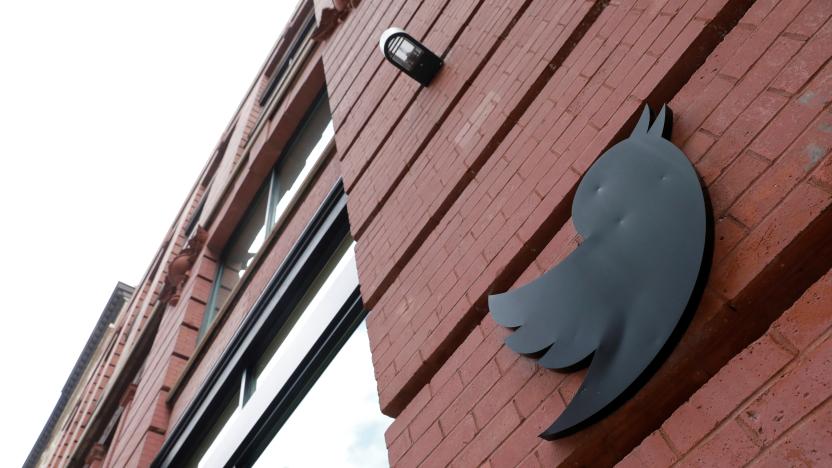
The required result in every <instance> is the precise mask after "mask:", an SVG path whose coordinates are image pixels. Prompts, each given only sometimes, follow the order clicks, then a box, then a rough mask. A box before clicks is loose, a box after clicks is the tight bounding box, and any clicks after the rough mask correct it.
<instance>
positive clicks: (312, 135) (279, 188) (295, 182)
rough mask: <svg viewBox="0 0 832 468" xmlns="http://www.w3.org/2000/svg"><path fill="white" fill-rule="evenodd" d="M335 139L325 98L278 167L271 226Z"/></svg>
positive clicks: (309, 117) (299, 132)
mask: <svg viewBox="0 0 832 468" xmlns="http://www.w3.org/2000/svg"><path fill="white" fill-rule="evenodd" d="M333 136H335V131H334V128H333V127H332V116H331V114H330V111H329V102H328V101H327V99H326V96H323V97H322V98H320V99H319V100H318V103H317V104H316V106H315V108H314V110H313V111H312V112H311V113H310V114H309V115H308V116H307V119H306V120H305V121H304V123H303V125H302V126H301V128H300V129H298V130H297V131H296V132H295V135H294V136H293V139H292V141H291V142H290V143H289V146H288V148H287V149H286V151H285V152H284V153H283V155H281V157H280V160H279V161H278V163H277V165H276V166H275V170H274V181H275V184H274V187H273V189H272V194H271V197H270V199H269V208H270V215H269V227H272V226H274V224H275V223H277V222H278V220H280V218H281V216H282V215H283V213H284V212H285V211H286V208H287V207H288V205H289V202H290V201H291V200H292V199H293V198H294V196H295V195H296V194H297V193H298V192H299V191H300V189H301V187H302V185H303V183H304V182H305V180H306V178H307V177H308V175H309V173H310V172H311V170H312V167H313V166H314V165H315V163H316V162H317V161H318V159H319V158H320V157H321V156H322V155H323V152H324V150H325V149H326V146H327V145H328V144H329V142H330V141H331V140H332V137H333Z"/></svg>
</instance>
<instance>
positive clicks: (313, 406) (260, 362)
mask: <svg viewBox="0 0 832 468" xmlns="http://www.w3.org/2000/svg"><path fill="white" fill-rule="evenodd" d="M353 245H354V244H353V243H352V240H351V238H349V237H348V238H347V239H345V240H344V241H343V242H342V243H341V245H340V246H339V247H338V248H337V250H336V251H335V253H334V255H333V256H332V258H331V259H330V260H329V261H328V262H327V263H326V264H325V265H324V267H323V268H322V269H321V271H320V273H319V274H318V275H317V277H316V278H315V279H314V280H313V281H312V282H311V284H310V285H309V288H308V289H307V290H306V292H305V293H304V294H303V296H302V297H301V299H300V300H299V301H298V302H297V304H296V305H295V307H294V308H293V310H292V311H291V313H290V314H289V315H288V318H287V319H286V320H285V322H284V323H283V325H282V326H281V327H280V329H278V330H276V332H275V333H274V336H273V337H272V339H271V341H270V342H269V343H268V344H267V345H266V347H265V349H263V350H262V351H261V352H260V353H258V356H257V358H256V359H255V360H254V362H253V363H252V364H251V365H250V366H248V367H246V368H245V370H244V371H243V372H241V373H240V375H239V377H238V379H239V382H240V385H239V390H237V391H236V392H235V393H234V394H233V396H232V397H231V398H230V399H229V401H228V402H227V403H225V407H224V409H223V410H222V412H221V416H220V417H219V418H218V420H217V421H215V423H214V424H213V425H212V427H210V428H209V430H208V434H209V435H208V437H206V440H205V441H203V443H202V444H201V448H200V450H198V451H197V453H196V454H195V456H194V458H192V462H191V466H198V467H210V466H223V465H225V464H226V463H228V461H229V458H230V457H232V456H233V454H234V453H235V452H236V451H237V450H238V448H239V447H240V445H241V444H242V442H243V440H244V439H245V435H246V434H247V433H248V431H249V430H250V428H251V427H252V426H253V425H256V424H257V421H258V420H260V418H261V416H262V415H263V413H264V412H266V411H267V408H268V407H269V406H270V405H273V403H274V399H275V395H281V394H284V395H289V397H288V399H285V401H284V408H285V411H284V413H283V414H282V415H281V416H280V417H279V418H277V419H276V420H275V421H273V422H272V423H271V424H269V425H268V427H263V428H260V429H259V432H260V439H261V441H260V442H258V443H257V444H253V447H254V448H253V449H251V451H250V452H249V453H247V454H245V455H244V457H243V458H242V461H239V460H238V461H237V462H236V463H235V464H236V465H237V466H251V465H252V464H253V466H262V467H272V466H287V467H291V466H301V467H302V466H344V467H351V466H354V467H362V468H364V467H373V466H387V449H386V446H385V442H384V431H385V430H386V429H387V427H388V426H389V425H390V423H391V422H392V421H393V420H392V419H391V418H388V417H387V416H384V415H382V414H381V412H380V410H379V402H378V395H377V393H376V382H375V376H374V374H373V367H372V359H371V356H370V343H369V339H368V337H367V330H366V326H365V324H364V322H363V314H361V315H360V316H357V317H354V318H353V320H352V322H353V323H352V324H351V326H350V327H349V328H348V329H345V332H344V333H342V336H340V337H339V338H338V341H339V343H338V344H337V345H335V346H333V347H332V351H331V352H330V356H328V357H327V358H325V359H323V360H322V361H321V362H320V364H319V365H318V366H316V368H314V369H311V370H310V372H309V373H308V374H307V375H306V376H305V378H304V379H303V381H302V382H298V381H296V380H295V379H294V378H293V377H295V376H296V375H297V370H298V369H299V368H302V366H303V363H304V361H305V360H306V358H307V356H308V355H309V353H310V352H313V351H314V350H315V344H316V342H318V341H319V338H320V337H321V336H323V335H324V334H325V332H326V331H327V329H328V328H330V326H331V324H332V323H333V321H334V320H335V319H336V317H337V315H338V313H339V311H341V310H342V305H343V304H344V303H346V302H347V301H348V299H349V298H350V296H351V295H353V293H354V292H355V291H356V288H357V286H358V276H357V271H356V267H355V253H354V247H353ZM293 387H296V388H293ZM290 389H291V390H293V391H289V390H290ZM246 393H249V395H248V397H247V398H246V397H244V396H243V395H244V394H246ZM322 434H325V435H326V437H327V439H328V442H327V450H318V448H319V447H320V437H321V435H322Z"/></svg>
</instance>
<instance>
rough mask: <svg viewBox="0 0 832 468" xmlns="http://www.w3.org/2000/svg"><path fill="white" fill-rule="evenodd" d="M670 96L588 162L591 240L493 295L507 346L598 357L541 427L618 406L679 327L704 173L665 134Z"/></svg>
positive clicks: (546, 358) (582, 218)
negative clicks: (515, 285) (624, 136)
mask: <svg viewBox="0 0 832 468" xmlns="http://www.w3.org/2000/svg"><path fill="white" fill-rule="evenodd" d="M670 122H671V114H670V110H669V109H668V108H667V106H663V107H662V109H661V111H660V113H659V115H658V117H657V118H656V121H655V122H653V124H652V126H651V125H650V110H649V107H647V106H645V108H644V111H643V112H642V115H641V118H640V119H639V121H638V124H637V125H636V127H635V129H634V130H633V132H632V134H631V135H630V137H629V138H627V139H626V140H624V141H622V142H620V143H618V144H616V145H615V146H613V147H612V148H610V149H609V150H608V151H607V152H605V153H604V154H603V155H602V156H601V157H600V158H599V159H598V160H597V161H596V162H595V164H593V166H592V167H591V168H590V169H589V171H587V173H586V175H585V176H584V178H583V179H582V180H581V182H580V184H579V185H578V189H577V192H576V194H575V199H574V201H573V203H572V220H573V222H574V224H575V228H576V229H577V231H578V233H580V234H581V236H582V237H583V242H582V243H581V244H580V245H579V246H578V247H577V249H575V251H574V252H572V253H571V254H570V255H569V256H568V257H567V258H566V259H564V260H563V261H562V262H561V263H560V264H558V265H556V266H555V267H554V268H552V269H551V270H549V271H547V272H546V273H544V274H543V275H542V276H541V277H540V278H537V279H536V280H534V281H532V282H531V283H529V284H526V285H524V286H522V287H519V288H517V289H515V290H511V291H508V292H505V293H503V294H496V295H492V296H490V297H489V298H488V305H489V309H490V311H491V314H492V316H493V317H494V319H495V320H496V321H497V323H499V324H501V325H503V326H505V327H512V328H514V327H517V330H515V331H514V333H512V334H511V335H510V336H509V337H508V338H506V344H507V345H508V346H509V347H510V348H511V349H512V350H514V351H516V352H518V353H522V354H536V353H542V355H541V356H540V358H539V361H538V362H539V363H540V365H541V366H543V367H546V368H548V369H565V368H570V367H573V366H575V365H577V364H579V363H581V362H582V361H584V360H585V359H586V358H588V357H590V356H592V358H591V363H590V366H589V370H588V372H587V376H586V379H585V380H584V382H583V384H582V385H581V387H580V389H579V390H578V392H577V393H576V394H575V397H574V398H573V399H572V401H571V402H570V403H569V405H568V406H567V407H566V409H565V410H564V411H563V413H562V414H561V415H560V416H559V417H558V418H557V420H556V421H555V422H554V424H552V426H551V427H549V428H548V429H547V430H546V431H545V432H543V434H541V435H540V436H541V437H543V438H544V439H554V438H557V437H559V436H562V435H566V434H568V433H571V432H572V431H573V430H575V429H576V426H578V427H579V425H581V424H582V423H584V422H586V421H587V420H589V418H592V417H593V416H595V415H596V414H597V413H598V412H599V411H601V410H603V409H604V408H606V407H607V406H609V405H610V403H612V402H613V401H614V400H616V398H617V397H618V396H620V395H621V394H622V393H623V392H624V391H625V390H627V388H628V387H630V385H631V384H633V382H634V381H636V379H637V378H638V377H639V376H640V375H641V374H642V373H643V372H644V371H645V369H647V367H648V366H649V365H650V364H651V362H652V361H653V360H654V359H655V358H656V356H657V354H659V351H660V350H661V349H662V347H663V346H664V345H665V343H666V342H667V341H668V339H669V338H670V337H671V335H672V334H673V332H674V329H675V328H676V326H677V325H678V323H679V321H680V319H681V318H682V315H683V313H684V311H685V308H686V306H687V304H688V301H689V300H690V299H691V296H692V293H693V291H694V286H695V285H696V282H697V278H698V276H699V272H700V268H701V266H702V261H703V255H704V249H705V239H706V230H707V221H706V208H705V200H704V196H703V193H702V186H701V184H700V182H699V178H698V177H697V175H696V171H695V170H694V168H693V166H692V165H691V164H690V162H689V161H688V159H687V158H686V157H685V155H684V154H683V153H682V151H681V150H679V149H678V148H677V147H676V146H674V145H673V144H672V143H670V142H669V141H668V140H667V139H666V138H665V136H669V135H668V134H669V131H670V127H671V125H670Z"/></svg>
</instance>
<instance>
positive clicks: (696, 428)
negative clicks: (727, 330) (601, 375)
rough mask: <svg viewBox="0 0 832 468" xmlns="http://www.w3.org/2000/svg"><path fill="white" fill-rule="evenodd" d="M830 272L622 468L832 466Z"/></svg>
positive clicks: (654, 434)
mask: <svg viewBox="0 0 832 468" xmlns="http://www.w3.org/2000/svg"><path fill="white" fill-rule="evenodd" d="M830 328H832V272H830V273H827V274H826V275H825V276H824V277H823V278H822V279H821V280H819V281H818V282H817V283H815V285H813V286H812V287H811V288H810V289H809V290H808V291H806V293H805V294H804V295H803V296H802V297H801V298H800V300H798V302H797V303H795V305H794V306H792V307H791V308H790V309H789V310H787V311H786V312H785V313H784V314H783V315H782V316H781V317H780V318H779V319H778V320H777V321H776V322H774V324H773V325H772V326H771V328H769V329H768V331H767V332H766V334H765V335H763V336H762V337H761V338H760V339H758V340H757V341H755V342H754V343H753V344H751V345H750V346H749V347H747V348H746V349H745V350H743V351H742V352H741V353H740V354H738V355H737V356H736V357H734V358H733V359H731V361H730V362H729V363H728V364H726V365H725V367H723V368H722V369H721V370H720V371H719V372H718V373H717V374H716V375H715V376H713V377H712V378H711V379H710V380H709V381H708V383H706V384H705V385H703V386H702V388H700V389H699V390H698V391H697V392H696V393H695V394H694V395H693V396H692V397H691V398H690V400H688V401H687V402H685V404H683V405H682V406H680V407H679V409H677V410H676V411H675V412H674V413H673V415H672V416H671V417H670V418H668V420H667V421H665V422H664V424H662V427H661V429H659V430H657V431H656V432H654V433H652V434H651V435H650V436H648V437H647V438H646V439H645V440H644V441H643V442H642V443H641V444H640V445H639V446H638V447H637V448H636V449H635V450H633V452H632V453H630V454H629V455H628V456H627V457H626V458H625V459H624V460H622V462H621V463H620V466H622V467H624V466H632V467H639V466H645V465H650V466H667V465H669V464H671V463H674V462H677V461H681V462H682V463H683V464H696V465H706V466H718V465H723V466H741V465H745V464H746V463H749V462H752V461H753V462H754V464H755V465H756V466H771V467H783V466H811V465H814V466H830V465H832V450H830V443H831V442H830V441H832V400H830V396H832V372H830V368H831V367H832V334H830Z"/></svg>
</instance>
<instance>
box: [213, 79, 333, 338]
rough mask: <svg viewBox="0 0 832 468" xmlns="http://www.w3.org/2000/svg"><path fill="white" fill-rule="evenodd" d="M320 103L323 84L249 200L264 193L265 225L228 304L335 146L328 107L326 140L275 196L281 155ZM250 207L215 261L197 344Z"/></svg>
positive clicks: (324, 97)
mask: <svg viewBox="0 0 832 468" xmlns="http://www.w3.org/2000/svg"><path fill="white" fill-rule="evenodd" d="M324 105H327V106H328V105H329V102H328V100H327V90H326V87H324V88H322V89H321V90H320V91H319V92H318V95H317V97H316V98H315V99H314V101H313V103H312V105H311V106H310V107H309V109H307V111H306V113H305V114H304V116H303V118H302V119H301V121H300V122H299V124H298V125H297V127H296V128H295V130H294V131H293V133H292V136H291V137H290V138H289V140H288V141H287V142H286V144H285V145H284V148H283V149H282V150H281V153H280V157H279V158H278V159H277V162H275V164H274V165H273V166H272V168H271V169H270V170H269V174H268V176H267V177H266V179H265V180H264V181H263V182H262V184H261V186H260V188H259V189H258V190H257V192H256V194H255V196H254V198H253V199H252V200H253V201H255V200H257V198H258V197H260V196H261V194H262V192H264V191H265V192H266V197H265V203H266V209H265V214H264V219H263V225H264V226H265V234H264V240H263V244H262V245H261V246H260V248H259V249H258V252H257V253H256V254H255V256H254V257H253V259H252V263H251V265H250V268H248V269H246V272H245V273H244V274H243V276H242V277H241V278H240V279H239V280H238V281H237V283H236V284H235V285H234V286H233V287H232V288H231V291H229V292H228V295H227V297H226V302H225V303H228V302H229V301H230V300H231V298H232V297H233V296H234V294H235V291H236V289H237V286H238V285H239V284H242V283H243V282H244V277H245V276H247V275H248V274H249V270H252V271H253V270H256V269H257V263H258V257H259V256H260V252H261V251H262V250H263V248H264V247H266V246H267V245H268V244H269V243H270V242H269V237H270V235H271V234H272V233H273V232H274V231H276V230H277V229H278V228H279V227H280V226H281V225H283V224H284V223H285V222H286V219H287V218H288V216H289V214H290V212H291V211H292V209H293V208H294V207H295V205H297V204H298V202H299V201H300V200H301V199H302V198H303V193H304V191H305V190H306V187H307V186H308V185H309V184H310V183H311V181H312V180H313V179H314V178H315V176H316V175H317V174H318V171H319V170H320V168H321V166H322V164H323V162H324V161H325V160H326V159H327V157H328V155H329V154H330V153H331V152H333V149H334V146H335V131H334V122H333V120H332V110H331V109H330V114H329V124H328V125H327V126H326V127H324V132H323V133H322V134H321V137H322V139H321V140H320V141H319V144H320V143H321V142H323V141H324V137H326V136H327V133H328V134H329V135H328V139H326V140H325V141H326V143H325V144H324V145H322V146H321V147H320V148H319V147H318V145H316V146H315V147H313V152H312V153H310V154H308V155H307V157H306V160H305V164H304V167H303V169H302V170H301V172H300V173H299V174H298V176H297V179H295V181H294V183H293V184H292V187H290V189H295V188H296V190H295V191H293V192H291V193H288V192H287V193H286V194H284V196H283V197H280V198H275V196H274V193H275V191H276V190H277V189H278V184H277V178H278V174H279V171H280V169H281V167H282V165H283V164H284V160H285V158H286V157H287V155H288V154H289V152H290V151H292V149H293V148H294V147H295V145H296V144H297V142H298V140H299V139H300V137H301V135H302V133H303V131H304V130H305V129H306V128H307V126H308V125H309V123H310V121H311V120H312V119H313V117H314V116H315V113H316V112H317V111H319V110H320V107H321V106H324ZM315 150H317V152H315ZM284 199H286V203H285V204H284V205H282V207H280V204H281V202H282V201H283V200H284ZM278 207H280V208H281V209H280V211H278ZM252 209H253V207H252V206H249V207H248V208H247V209H246V214H245V215H244V216H243V217H242V219H241V220H240V221H239V222H238V224H237V226H235V227H234V232H233V233H232V234H231V237H230V238H229V240H228V241H227V242H226V243H225V246H224V247H223V250H222V253H221V254H220V258H219V260H218V262H217V269H216V271H215V273H214V281H213V284H212V286H211V291H210V296H209V297H208V303H207V304H206V306H205V312H204V313H203V317H202V322H201V323H200V327H199V330H198V332H197V343H200V342H201V341H202V339H203V338H204V337H205V336H206V335H207V334H208V331H209V329H210V327H211V324H212V323H213V322H214V319H215V318H216V317H217V316H218V315H220V309H221V308H222V307H224V306H225V304H222V305H220V307H219V308H218V307H217V299H218V295H219V291H220V289H221V286H222V284H221V279H222V275H223V273H224V270H225V262H226V261H227V256H228V249H229V246H231V245H233V244H234V243H235V242H236V241H237V240H238V238H239V236H240V229H241V227H242V226H243V225H244V224H246V223H248V222H250V221H251V220H252V216H253V214H252V212H251V210H252Z"/></svg>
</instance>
